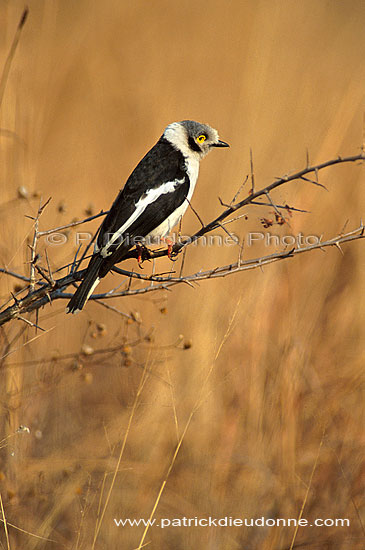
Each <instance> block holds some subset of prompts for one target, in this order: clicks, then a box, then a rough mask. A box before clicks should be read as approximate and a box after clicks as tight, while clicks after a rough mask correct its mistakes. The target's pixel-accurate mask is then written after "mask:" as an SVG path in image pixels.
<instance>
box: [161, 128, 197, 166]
mask: <svg viewBox="0 0 365 550" xmlns="http://www.w3.org/2000/svg"><path fill="white" fill-rule="evenodd" d="M163 136H164V138H166V139H167V140H168V141H169V142H170V143H171V145H172V146H173V147H175V149H177V150H178V151H180V152H181V153H182V154H183V155H184V157H185V158H186V159H187V160H190V159H196V160H197V161H198V162H199V161H200V159H201V155H200V154H199V153H198V152H197V151H192V149H191V148H190V147H189V144H188V142H187V132H186V129H185V128H184V126H182V125H181V124H180V123H179V122H173V123H172V124H169V125H168V126H167V127H166V130H165V131H164V133H163Z"/></svg>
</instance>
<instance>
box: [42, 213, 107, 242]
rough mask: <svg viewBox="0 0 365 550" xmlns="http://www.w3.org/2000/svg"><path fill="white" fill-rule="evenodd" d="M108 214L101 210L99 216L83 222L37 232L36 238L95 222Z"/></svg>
mask: <svg viewBox="0 0 365 550" xmlns="http://www.w3.org/2000/svg"><path fill="white" fill-rule="evenodd" d="M108 213H109V210H107V211H106V212H104V211H103V210H101V211H100V212H99V214H95V216H90V217H89V218H85V219H84V220H80V221H77V222H71V223H68V224H66V225H60V226H59V227H55V228H53V229H48V230H47V231H39V232H38V237H44V236H46V235H51V234H52V233H57V231H62V230H63V229H68V228H69V227H75V226H76V225H81V224H82V223H87V222H91V221H92V220H95V219H96V218H100V216H106V215H107V214H108Z"/></svg>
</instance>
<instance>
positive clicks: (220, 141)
mask: <svg viewBox="0 0 365 550" xmlns="http://www.w3.org/2000/svg"><path fill="white" fill-rule="evenodd" d="M212 147H229V143H226V142H225V141H222V140H219V141H218V142H217V143H212Z"/></svg>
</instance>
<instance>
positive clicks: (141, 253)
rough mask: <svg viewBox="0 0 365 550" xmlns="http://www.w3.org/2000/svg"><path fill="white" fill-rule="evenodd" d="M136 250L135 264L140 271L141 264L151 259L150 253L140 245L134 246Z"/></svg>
mask: <svg viewBox="0 0 365 550" xmlns="http://www.w3.org/2000/svg"><path fill="white" fill-rule="evenodd" d="M136 250H137V262H138V266H139V268H140V269H143V267H142V264H143V262H144V261H146V260H149V259H150V258H151V252H150V250H149V249H148V248H147V246H145V245H144V244H142V243H137V244H136Z"/></svg>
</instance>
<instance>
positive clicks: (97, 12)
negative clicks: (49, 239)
mask: <svg viewBox="0 0 365 550" xmlns="http://www.w3.org/2000/svg"><path fill="white" fill-rule="evenodd" d="M23 8H24V5H23V4H22V3H21V2H18V1H12V2H10V1H5V0H1V2H0V48H1V50H0V61H1V67H3V66H4V63H5V60H6V56H7V54H8V52H9V49H10V46H11V43H12V41H13V37H14V34H15V31H16V28H17V24H18V22H19V19H20V17H21V13H22V10H23ZM29 10H30V11H29V17H28V20H27V22H26V24H25V26H24V28H23V31H22V34H21V37H20V42H19V45H18V48H17V51H16V53H15V57H14V59H13V61H12V66H11V70H10V74H9V78H8V81H7V86H6V90H5V95H4V98H3V103H2V105H1V111H0V128H1V133H0V193H1V195H0V222H1V224H0V227H1V240H0V262H1V267H3V266H7V268H8V269H11V270H13V271H17V272H19V273H23V274H28V273H29V265H28V264H27V263H26V262H27V261H29V257H30V253H29V249H28V248H27V242H30V239H31V237H32V231H33V224H32V221H31V220H30V219H29V218H26V217H25V215H27V216H34V215H35V212H36V210H37V207H38V204H39V200H40V197H42V199H43V201H45V200H46V199H48V197H50V196H51V197H52V201H51V203H50V204H49V206H48V207H47V209H46V210H45V212H44V214H43V215H42V217H41V220H40V229H41V230H44V229H49V228H51V227H57V226H59V225H62V224H66V223H68V222H70V221H71V220H73V219H74V218H78V219H82V218H83V217H85V216H86V215H87V214H86V212H89V211H93V212H98V211H99V210H101V209H104V210H105V209H107V208H108V207H109V205H110V204H111V202H112V200H113V199H114V197H115V196H116V193H117V191H118V189H119V188H120V187H121V186H122V185H123V183H124V182H125V180H126V178H127V177H128V175H129V173H130V172H131V170H132V169H133V168H134V166H135V165H136V163H137V162H138V161H139V160H140V159H141V158H142V156H143V155H144V154H145V153H146V151H147V150H148V149H149V148H150V147H151V146H152V145H153V144H154V143H155V142H156V141H157V139H158V138H159V136H160V135H161V133H162V132H163V129H164V127H165V126H166V125H167V124H168V123H170V122H173V121H176V120H182V119H187V118H189V119H194V120H198V121H200V122H207V123H208V124H211V125H212V126H213V127H215V128H217V129H218V131H219V133H220V136H221V138H222V139H224V140H226V141H228V142H229V143H230V145H231V148H230V149H225V150H216V151H214V152H213V153H212V154H211V155H209V156H208V158H207V159H206V160H204V162H203V163H202V165H201V171H200V178H199V183H198V186H197V189H196V192H195V195H194V199H193V204H194V207H195V208H196V209H197V211H198V212H199V214H200V216H201V217H202V218H203V220H204V221H205V222H207V221H209V220H211V219H212V218H213V217H215V216H216V215H217V214H218V213H220V212H221V209H222V207H221V205H220V204H219V201H218V196H220V197H221V198H222V200H224V201H225V202H229V201H230V200H231V198H232V197H233V195H234V194H235V192H236V190H237V189H238V187H239V186H240V185H241V183H242V182H243V181H244V179H245V177H246V175H247V174H248V173H249V172H250V148H252V151H253V158H254V170H255V179H256V188H260V187H263V186H265V185H267V184H268V183H271V182H272V181H274V180H275V178H276V177H278V176H282V175H285V174H286V173H290V172H293V171H296V170H299V169H301V168H304V167H305V164H306V150H308V152H309V156H310V160H311V162H312V163H316V162H321V161H325V160H328V159H330V158H335V157H336V156H337V155H338V154H341V155H350V154H357V153H359V152H360V148H361V145H362V142H363V112H364V96H365V91H364V82H365V64H364V59H365V34H364V25H365V5H364V2H362V1H354V0H348V1H346V2H339V1H335V0H333V1H324V0H306V1H305V2H292V1H286V0H281V1H275V0H274V1H271V2H269V1H263V0H262V1H257V0H256V1H254V0H251V1H238V0H236V1H227V2H222V1H209V2H204V3H197V2H192V1H180V2H171V1H170V2H168V1H162V0H155V1H153V2H147V1H144V2H143V1H136V0H134V1H133V2H126V1H124V2H123V1H121V0H119V1H112V0H108V1H107V2H100V1H99V2H97V1H90V0H89V1H85V0H78V1H77V2H75V1H70V0H62V1H58V2H57V1H51V0H48V1H40V0H38V1H36V0H30V2H29ZM319 177H320V181H321V183H323V184H325V185H326V187H327V188H328V190H329V192H326V191H324V190H322V189H320V188H318V187H315V186H313V185H311V184H310V183H304V182H299V181H297V182H293V183H290V184H288V185H286V186H285V185H284V186H282V187H280V188H279V189H278V190H277V191H276V192H275V193H274V194H273V198H275V200H276V201H277V202H278V203H281V204H284V203H285V202H288V203H289V204H291V205H294V206H296V207H298V208H302V209H306V210H309V211H310V213H307V214H299V213H298V214H295V215H293V217H292V218H291V219H290V225H291V227H290V230H289V233H290V234H294V235H296V234H298V233H299V232H300V231H301V232H302V233H303V234H304V235H322V234H323V236H324V238H329V237H332V236H334V235H336V234H338V233H340V232H341V230H342V228H343V227H344V225H345V224H346V222H347V226H346V229H348V230H350V229H353V228H355V227H356V226H358V225H359V223H360V218H361V214H362V211H361V201H362V200H363V196H364V193H363V189H362V186H363V183H364V172H363V168H362V167H361V166H359V165H356V164H353V165H345V166H338V167H334V168H330V169H328V170H326V171H325V172H322V173H320V175H319ZM21 186H23V187H24V188H25V189H26V190H27V192H28V198H25V199H24V198H17V193H18V191H17V190H18V189H19V187H21ZM248 186H249V183H247V184H246V190H245V191H244V194H245V193H247V191H248ZM244 211H245V212H246V213H247V216H248V219H247V220H243V219H242V220H239V221H238V222H236V224H234V225H232V226H231V229H232V231H234V232H235V233H236V234H237V235H238V236H240V238H241V239H242V238H247V234H248V233H249V232H250V231H265V230H264V229H263V227H262V225H261V223H260V218H261V217H269V218H270V217H273V214H272V208H269V207H268V208H260V207H254V206H251V207H250V208H247V209H245V210H244ZM97 225H98V221H96V222H94V224H89V225H88V226H81V227H82V231H83V230H85V231H89V230H92V229H96V227H97ZM198 228H199V222H198V220H197V219H196V217H195V216H194V214H193V213H192V212H191V211H190V210H189V211H188V212H187V214H186V216H185V217H184V222H183V233H184V234H191V233H193V232H194V231H196V230H197V229H198ZM267 231H270V232H271V234H277V235H285V234H287V233H288V227H287V226H286V225H285V226H277V225H275V226H274V227H271V228H269V229H268V230H267ZM74 235H75V232H74V231H70V232H69V233H68V237H69V245H68V246H65V247H51V246H48V254H49V257H50V261H51V265H52V268H53V269H57V268H58V267H60V266H61V265H63V264H65V263H67V262H69V261H72V257H73V255H74V253H75V250H76V246H75V244H74V241H73V239H74ZM361 245H362V242H355V243H352V244H349V245H344V246H343V255H342V254H341V252H340V251H339V250H337V249H335V248H334V249H327V251H326V252H325V253H324V252H322V251H320V250H318V251H314V252H312V253H308V254H306V255H301V256H300V257H296V258H294V259H290V260H287V261H285V262H281V263H279V264H276V265H272V266H268V267H266V268H265V269H264V270H263V271H260V270H255V271H251V272H247V273H244V274H238V275H233V276H230V277H227V278H225V279H218V280H215V281H205V282H202V283H200V285H199V286H197V287H196V288H195V289H192V288H190V287H189V286H187V285H182V286H180V287H176V288H174V289H173V291H172V292H169V293H165V292H158V293H151V294H147V295H146V296H141V297H130V298H122V299H119V300H116V299H115V300H112V301H109V302H108V303H109V304H112V305H114V306H115V307H117V308H118V309H120V310H121V311H123V312H125V313H127V314H128V315H130V314H131V313H132V316H133V319H134V321H128V320H126V318H125V317H123V316H121V315H118V314H117V313H116V312H112V311H110V310H107V309H105V308H103V307H102V306H100V305H98V304H96V303H91V302H90V303H88V305H87V306H86V308H85V311H84V312H83V313H81V314H79V315H78V316H73V317H72V316H66V315H65V313H64V307H65V301H61V300H58V301H56V302H54V303H53V304H52V305H50V306H47V307H45V308H44V309H43V310H41V312H40V314H39V319H38V323H39V324H40V326H41V327H43V328H44V329H46V331H48V332H46V333H42V332H40V331H38V332H37V333H36V332H35V330H34V329H33V328H31V327H29V326H27V325H25V324H24V323H22V322H21V321H19V320H16V321H13V322H12V323H10V324H8V325H5V326H4V327H3V328H2V329H1V331H0V356H1V357H2V359H1V361H0V366H1V379H2V384H1V393H0V395H1V429H2V437H1V440H2V441H1V446H0V447H1V454H0V494H1V498H2V503H3V512H2V513H1V514H0V517H1V518H2V521H4V516H5V517H6V519H7V521H8V522H9V524H12V525H13V526H15V527H13V526H11V525H8V531H9V540H7V538H6V533H5V530H4V529H3V527H1V526H0V528H1V529H0V530H1V533H0V541H1V544H2V548H9V547H10V548H12V549H14V548H18V549H20V548H21V549H25V548H27V549H47V550H48V549H50V550H53V549H58V548H68V549H70V550H71V549H72V550H76V549H77V550H81V549H90V548H96V549H108V550H109V549H113V548H123V549H130V550H133V549H134V548H138V547H139V546H140V542H141V540H142V535H143V530H144V529H143V527H142V526H141V525H140V526H139V527H134V528H131V527H125V528H122V527H119V528H117V527H116V526H115V524H114V521H113V518H137V519H138V518H146V519H147V518H148V517H149V516H150V514H151V512H152V510H153V508H154V505H155V504H157V506H156V509H155V512H154V517H156V518H161V517H166V518H170V519H173V518H181V517H183V516H185V517H188V518H194V517H198V518H201V517H202V518H206V517H209V516H212V517H217V518H221V517H225V516H227V517H233V518H257V517H262V516H263V517H266V518H268V517H270V518H297V517H298V516H299V513H300V511H301V509H302V507H303V506H304V509H303V512H302V513H303V517H304V518H307V519H309V520H310V521H311V520H314V519H315V518H324V519H325V518H349V519H350V527H322V528H319V527H316V528H315V527H306V528H304V527H302V528H300V529H299V530H298V532H297V533H296V534H295V532H294V528H293V527H276V528H274V527H271V528H264V527H231V528H229V527H227V528H224V527H220V528H218V527H217V528H215V527H212V528H204V527H200V528H194V527H191V528H182V527H181V528H179V527H174V528H173V527H170V528H166V529H160V528H158V527H152V528H151V529H150V530H149V531H148V533H147V534H146V536H145V538H144V539H143V544H147V543H148V544H147V546H146V547H147V548H155V549H159V550H160V549H173V550H179V549H181V550H183V549H192V548H204V549H205V548H206V549H209V550H215V549H218V548H219V549H229V550H235V549H245V550H249V549H258V548H260V549H261V550H274V549H275V550H281V549H282V550H284V549H287V548H290V547H291V545H292V547H293V548H302V547H305V548H311V549H324V548H325V549H336V550H338V549H350V548H351V549H360V548H363V541H364V527H363V524H364V519H362V523H361V518H364V485H363V481H364V478H363V463H362V453H363V443H364V429H363V426H364V407H363V394H362V393H361V388H362V387H363V378H362V375H363V363H364V355H363V343H364V333H363V326H364V321H365V319H364V302H363V295H364V285H363V268H364V261H363V258H364V256H363V255H362V256H361V254H360V253H361V252H362V246H361ZM44 246H45V242H44V240H43V241H41V242H40V245H39V251H40V252H41V254H42V258H41V260H40V261H41V265H45V263H44V262H45V260H44V252H43V251H44ZM282 249H283V247H282V246H280V247H275V246H271V247H264V246H259V245H258V244H257V245H255V246H253V247H252V248H247V247H246V248H245V249H244V256H243V257H244V258H249V257H256V256H260V255H261V254H270V253H273V252H275V251H277V250H282ZM237 255H238V249H237V247H232V246H230V247H217V246H212V247H199V246H198V247H190V248H189V250H188V252H187V256H186V260H185V268H184V269H185V273H187V272H194V271H197V270H199V269H204V270H205V269H208V268H213V267H216V266H217V265H224V264H225V263H228V262H230V261H235V260H236V258H237ZM180 262H181V260H179V261H178V262H177V264H176V266H173V268H174V269H177V270H178V269H179V268H180ZM126 265H127V266H129V267H133V268H134V269H136V264H135V262H134V263H130V264H126ZM170 268H171V267H170V262H169V261H168V260H167V259H166V260H165V259H163V260H161V261H160V262H158V265H157V266H156V269H157V270H158V271H167V270H169V269H170ZM150 270H151V267H150V265H147V264H144V271H143V273H146V274H147V273H150ZM121 283H124V281H123V280H122V279H121V278H120V277H119V276H117V275H109V276H108V277H107V278H106V279H105V280H104V281H103V283H102V286H101V287H100V288H102V289H103V290H105V291H106V290H110V289H111V288H113V287H115V286H117V285H119V284H121ZM16 284H18V283H17V282H16V281H15V279H13V278H10V277H9V276H6V275H1V274H0V294H1V302H2V303H4V302H5V301H6V300H7V299H8V297H9V295H10V291H14V288H15V285H16ZM31 319H33V320H35V316H34V315H33V316H32V317H31ZM98 324H99V326H98ZM180 335H182V336H180ZM184 348H186V349H184ZM98 350H100V351H99V352H98ZM5 355H6V357H4V356H5ZM141 384H142V385H141ZM20 425H23V426H27V427H29V428H30V433H29V434H28V433H26V432H24V433H18V432H17V431H16V430H17V428H18V427H19V426H20ZM179 439H180V440H181V439H182V444H181V446H180V447H179V448H178V453H177V455H176V458H175V459H174V452H175V450H176V449H177V443H178V441H179ZM118 457H121V460H119V461H118ZM169 466H172V468H171V471H170V472H169ZM167 474H168V477H166V476H167ZM166 479H167V483H166V484H165V485H163V482H164V480H166ZM161 487H162V488H163V489H164V490H163V492H162V494H161V495H160V496H159V492H160V489H161ZM103 510H104V513H103ZM19 528H20V529H22V530H24V531H25V532H24V531H20V530H19ZM35 535H37V537H43V538H37V537H36V536H35ZM44 539H51V540H52V541H55V542H51V540H44Z"/></svg>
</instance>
